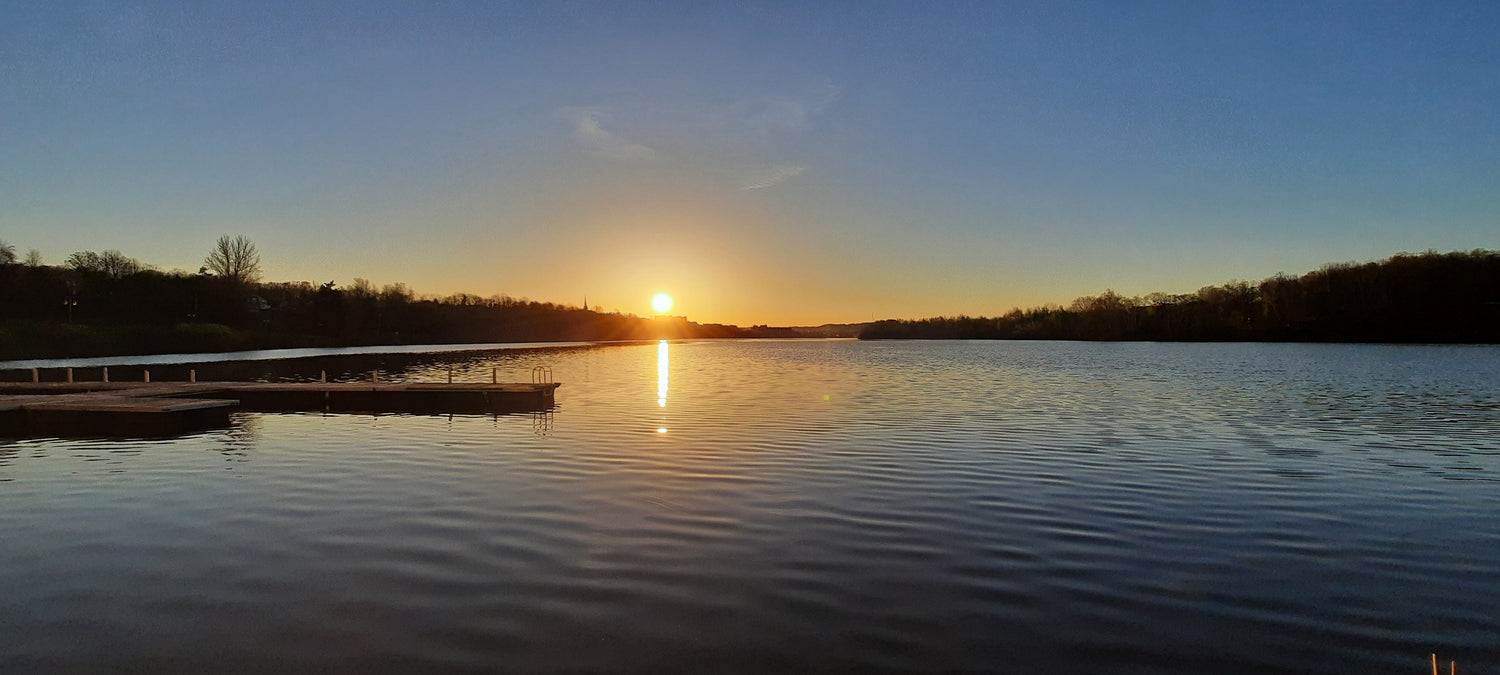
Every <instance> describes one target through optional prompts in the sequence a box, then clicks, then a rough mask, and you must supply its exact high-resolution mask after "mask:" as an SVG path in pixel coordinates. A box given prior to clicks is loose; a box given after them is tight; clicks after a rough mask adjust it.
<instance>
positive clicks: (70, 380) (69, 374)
mask: <svg viewBox="0 0 1500 675" xmlns="http://www.w3.org/2000/svg"><path fill="white" fill-rule="evenodd" d="M72 382H73V369H72V368H69V369H68V383H69V384H71V383H72Z"/></svg>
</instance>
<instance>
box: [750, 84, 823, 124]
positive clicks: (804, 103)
mask: <svg viewBox="0 0 1500 675" xmlns="http://www.w3.org/2000/svg"><path fill="white" fill-rule="evenodd" d="M841 93H842V91H841V90H840V89H839V87H838V85H834V84H827V85H823V86H822V87H820V88H818V89H816V90H814V91H812V92H809V93H807V94H806V95H804V96H800V97H796V98H775V99H771V100H768V101H766V102H765V103H764V104H762V106H761V107H760V109H759V110H758V111H756V112H755V113H754V114H753V115H751V116H750V118H749V122H750V124H751V126H753V127H755V128H757V129H759V130H760V132H761V133H763V134H769V133H770V132H773V131H780V132H800V131H806V130H807V129H808V128H809V127H810V126H811V121H812V118H813V117H814V116H816V115H818V114H820V113H822V112H823V111H824V110H826V109H827V108H828V107H829V106H831V105H833V104H834V102H836V101H838V99H839V95H840V94H841Z"/></svg>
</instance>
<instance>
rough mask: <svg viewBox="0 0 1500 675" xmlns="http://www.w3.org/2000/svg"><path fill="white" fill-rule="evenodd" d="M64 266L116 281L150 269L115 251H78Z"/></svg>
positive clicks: (39, 257)
mask: <svg viewBox="0 0 1500 675" xmlns="http://www.w3.org/2000/svg"><path fill="white" fill-rule="evenodd" d="M27 258H28V259H29V258H30V256H29V255H28V256H27ZM37 259H38V260H40V259H41V254H40V253H38V254H37ZM64 264H65V265H67V266H68V267H71V268H73V269H75V270H78V271H80V272H98V273H100V274H104V275H106V276H109V277H111V278H114V279H119V278H122V277H128V276H130V275H132V274H136V273H139V272H144V271H146V270H147V269H149V268H148V267H147V265H146V264H145V263H142V262H141V261H139V260H136V259H135V258H132V257H130V256H127V255H125V254H124V253H121V252H119V251H116V250H114V249H110V250H107V251H105V252H103V253H95V252H93V251H76V252H74V253H73V254H72V255H70V256H68V259H67V261H65V262H64Z"/></svg>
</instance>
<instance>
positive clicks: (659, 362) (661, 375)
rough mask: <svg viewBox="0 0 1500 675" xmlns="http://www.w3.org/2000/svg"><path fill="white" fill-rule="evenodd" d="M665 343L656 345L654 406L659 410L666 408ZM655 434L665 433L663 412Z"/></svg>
mask: <svg viewBox="0 0 1500 675" xmlns="http://www.w3.org/2000/svg"><path fill="white" fill-rule="evenodd" d="M667 349H668V347H667V341H666V340H662V341H661V342H659V343H657V345H656V405H657V407H659V408H666V407H667V380H668V379H669V378H668V374H667V373H668V371H669V370H670V368H671V358H670V355H669V354H668V353H667ZM656 433H658V434H664V433H667V418H666V413H665V411H663V413H662V419H661V426H659V427H657V428H656Z"/></svg>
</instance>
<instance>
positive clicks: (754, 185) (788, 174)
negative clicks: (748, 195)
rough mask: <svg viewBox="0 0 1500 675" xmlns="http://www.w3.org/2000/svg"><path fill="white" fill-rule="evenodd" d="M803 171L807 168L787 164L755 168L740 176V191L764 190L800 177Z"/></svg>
mask: <svg viewBox="0 0 1500 675" xmlns="http://www.w3.org/2000/svg"><path fill="white" fill-rule="evenodd" d="M804 171H807V167H805V166H798V165H796V164H789V163H780V164H770V165H767V166H761V167H756V168H754V169H751V170H749V171H746V172H744V174H742V175H741V176H740V189H741V190H764V189H766V188H768V187H771V186H774V185H777V184H779V183H781V182H783V181H785V180H787V179H789V178H795V177H797V176H800V175H802V173H803V172H804Z"/></svg>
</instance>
